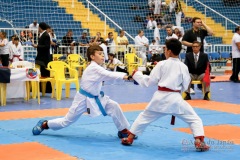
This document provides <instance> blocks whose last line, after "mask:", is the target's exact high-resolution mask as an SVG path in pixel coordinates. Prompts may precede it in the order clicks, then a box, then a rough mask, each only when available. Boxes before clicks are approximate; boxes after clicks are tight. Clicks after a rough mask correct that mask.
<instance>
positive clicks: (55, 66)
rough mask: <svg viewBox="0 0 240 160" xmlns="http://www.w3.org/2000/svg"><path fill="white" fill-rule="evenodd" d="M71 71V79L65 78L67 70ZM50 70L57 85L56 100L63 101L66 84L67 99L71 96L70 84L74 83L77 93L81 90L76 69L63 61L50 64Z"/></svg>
mask: <svg viewBox="0 0 240 160" xmlns="http://www.w3.org/2000/svg"><path fill="white" fill-rule="evenodd" d="M66 68H67V69H68V70H69V73H70V78H66V77H65V69H66ZM48 70H50V71H53V72H54V80H55V85H56V99H57V100H61V97H62V85H63V84H65V92H66V97H67V98H69V96H70V84H71V83H74V84H75V86H76V91H78V90H79V81H78V73H77V71H76V70H75V69H72V68H71V67H70V66H69V65H68V64H66V63H65V62H61V61H52V62H49V63H48Z"/></svg>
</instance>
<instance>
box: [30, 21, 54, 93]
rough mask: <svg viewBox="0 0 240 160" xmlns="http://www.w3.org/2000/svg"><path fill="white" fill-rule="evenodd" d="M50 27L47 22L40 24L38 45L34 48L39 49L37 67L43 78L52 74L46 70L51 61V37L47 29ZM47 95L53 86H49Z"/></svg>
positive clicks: (36, 60) (36, 59) (34, 45)
mask: <svg viewBox="0 0 240 160" xmlns="http://www.w3.org/2000/svg"><path fill="white" fill-rule="evenodd" d="M47 28H48V25H47V24H46V23H45V22H41V23H39V27H38V32H39V38H38V44H33V45H32V46H33V47H34V48H37V57H36V58H35V63H36V65H39V66H40V72H41V77H49V76H50V72H49V71H48V70H46V68H47V65H48V63H49V62H50V61H51V56H50V36H49V34H48V33H47V31H46V29H47ZM46 93H51V85H50V86H49V85H48V84H47V88H46Z"/></svg>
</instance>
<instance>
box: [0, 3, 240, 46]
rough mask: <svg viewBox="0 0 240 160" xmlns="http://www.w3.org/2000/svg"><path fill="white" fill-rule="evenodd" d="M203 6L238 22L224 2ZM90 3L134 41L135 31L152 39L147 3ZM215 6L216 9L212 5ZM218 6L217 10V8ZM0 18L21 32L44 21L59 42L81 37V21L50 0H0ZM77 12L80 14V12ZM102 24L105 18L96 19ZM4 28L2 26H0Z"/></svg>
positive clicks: (212, 40)
mask: <svg viewBox="0 0 240 160" xmlns="http://www.w3.org/2000/svg"><path fill="white" fill-rule="evenodd" d="M78 1H79V2H82V3H83V4H84V5H85V6H86V7H87V2H86V1H85V0H78ZM201 1H202V2H203V3H205V4H207V5H208V6H210V7H212V8H213V9H216V11H219V12H220V13H222V14H224V15H226V17H228V18H230V19H232V20H236V22H238V21H239V19H237V16H236V14H232V13H233V11H236V9H237V8H238V9H239V7H229V6H227V7H226V6H225V7H224V4H223V2H221V1H220V2H219V1H217V0H212V1H205V0H204V1H203V0H201ZM91 2H92V3H93V4H94V5H95V6H97V7H98V8H99V9H100V10H101V11H102V12H104V13H105V14H106V15H108V16H109V17H110V18H111V19H113V21H115V22H116V23H117V24H119V26H121V27H122V28H123V29H125V30H126V31H127V32H128V33H129V34H130V35H131V36H132V37H133V38H134V37H135V36H136V35H137V30H139V29H143V30H144V33H145V36H146V37H147V38H148V39H149V41H150V42H151V40H152V39H153V30H149V29H145V28H144V21H145V18H146V16H147V15H149V13H150V11H149V8H148V4H147V1H145V0H132V1H129V0H121V1H115V0H112V1H111V0H101V1H99V0H91ZM216 2H218V5H215V3H216ZM188 5H192V6H194V7H195V8H196V9H197V10H199V11H203V7H202V6H201V5H199V4H198V3H196V2H194V1H188ZM132 6H136V7H137V9H134V8H132ZM219 6H220V7H219ZM1 7H2V9H1V11H0V13H1V15H2V18H3V19H8V20H10V21H12V23H13V25H14V27H18V28H23V27H25V26H28V25H29V24H30V23H32V22H33V20H35V19H36V20H37V21H38V22H41V21H44V22H46V23H48V24H50V25H51V26H52V28H53V29H54V30H55V34H56V35H57V37H58V38H60V39H61V38H62V37H63V36H64V35H65V34H66V33H67V30H68V29H72V30H73V33H74V35H73V38H74V40H77V39H78V37H79V36H80V35H81V33H82V30H84V28H82V26H81V22H80V21H75V20H74V18H73V15H72V14H67V13H66V10H65V9H64V8H62V7H59V6H58V2H56V1H51V0H39V1H32V0H1ZM90 9H91V10H92V11H93V12H94V13H99V12H98V11H96V9H94V8H93V7H90ZM79 12H80V11H79ZM166 14H169V15H170V21H171V23H172V24H174V23H175V15H174V14H170V13H169V12H168V11H166ZM207 14H209V15H212V16H213V18H214V19H216V21H217V22H218V21H219V22H222V23H223V24H224V22H225V21H224V22H223V20H222V18H219V17H214V14H212V12H210V11H209V12H207ZM135 16H139V17H141V18H142V20H143V21H142V22H134V17H135ZM99 17H101V19H102V20H104V17H103V16H102V15H99ZM107 23H108V24H109V26H111V27H112V28H115V30H116V31H119V29H118V28H117V27H116V26H115V25H114V24H113V23H111V22H110V21H107ZM1 26H3V25H1ZM182 26H183V27H184V29H185V30H187V29H190V28H191V24H190V23H182ZM232 27H233V25H231V24H228V28H231V29H232ZM160 35H161V44H163V43H164V41H165V37H166V31H165V29H161V30H160ZM129 40H130V43H131V44H133V43H134V42H133V40H131V39H129ZM206 40H207V43H211V44H221V43H222V38H221V37H220V38H219V37H207V38H206Z"/></svg>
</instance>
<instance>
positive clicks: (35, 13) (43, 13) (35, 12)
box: [1, 0, 84, 40]
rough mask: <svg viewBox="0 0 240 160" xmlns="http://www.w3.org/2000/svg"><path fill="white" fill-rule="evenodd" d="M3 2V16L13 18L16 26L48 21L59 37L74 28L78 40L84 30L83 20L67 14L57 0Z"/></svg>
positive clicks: (74, 36) (75, 38)
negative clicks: (77, 19) (34, 21)
mask: <svg viewBox="0 0 240 160" xmlns="http://www.w3.org/2000/svg"><path fill="white" fill-rule="evenodd" d="M1 2H2V4H1V5H2V11H1V12H3V14H2V15H3V18H5V19H8V20H11V21H12V23H13V25H14V27H16V28H25V27H26V26H28V25H29V24H31V23H32V22H33V20H37V21H38V22H46V23H48V24H49V25H50V26H51V27H52V28H53V29H54V31H55V34H56V35H57V37H58V38H59V39H62V37H63V36H65V34H66V33H67V31H68V30H69V29H72V30H73V33H74V34H73V38H74V40H77V39H78V38H79V36H80V35H81V33H82V30H84V28H82V27H81V22H77V21H74V19H73V16H72V15H70V14H66V12H65V10H64V9H63V8H60V7H58V3H57V2H54V1H51V0H41V1H32V0H18V1H11V0H10V1H9V0H1ZM1 27H4V26H3V25H1ZM5 28H6V27H5Z"/></svg>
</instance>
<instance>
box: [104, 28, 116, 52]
mask: <svg viewBox="0 0 240 160" xmlns="http://www.w3.org/2000/svg"><path fill="white" fill-rule="evenodd" d="M106 42H107V44H108V53H115V45H116V44H115V42H114V37H113V32H109V33H108V38H106Z"/></svg>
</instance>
